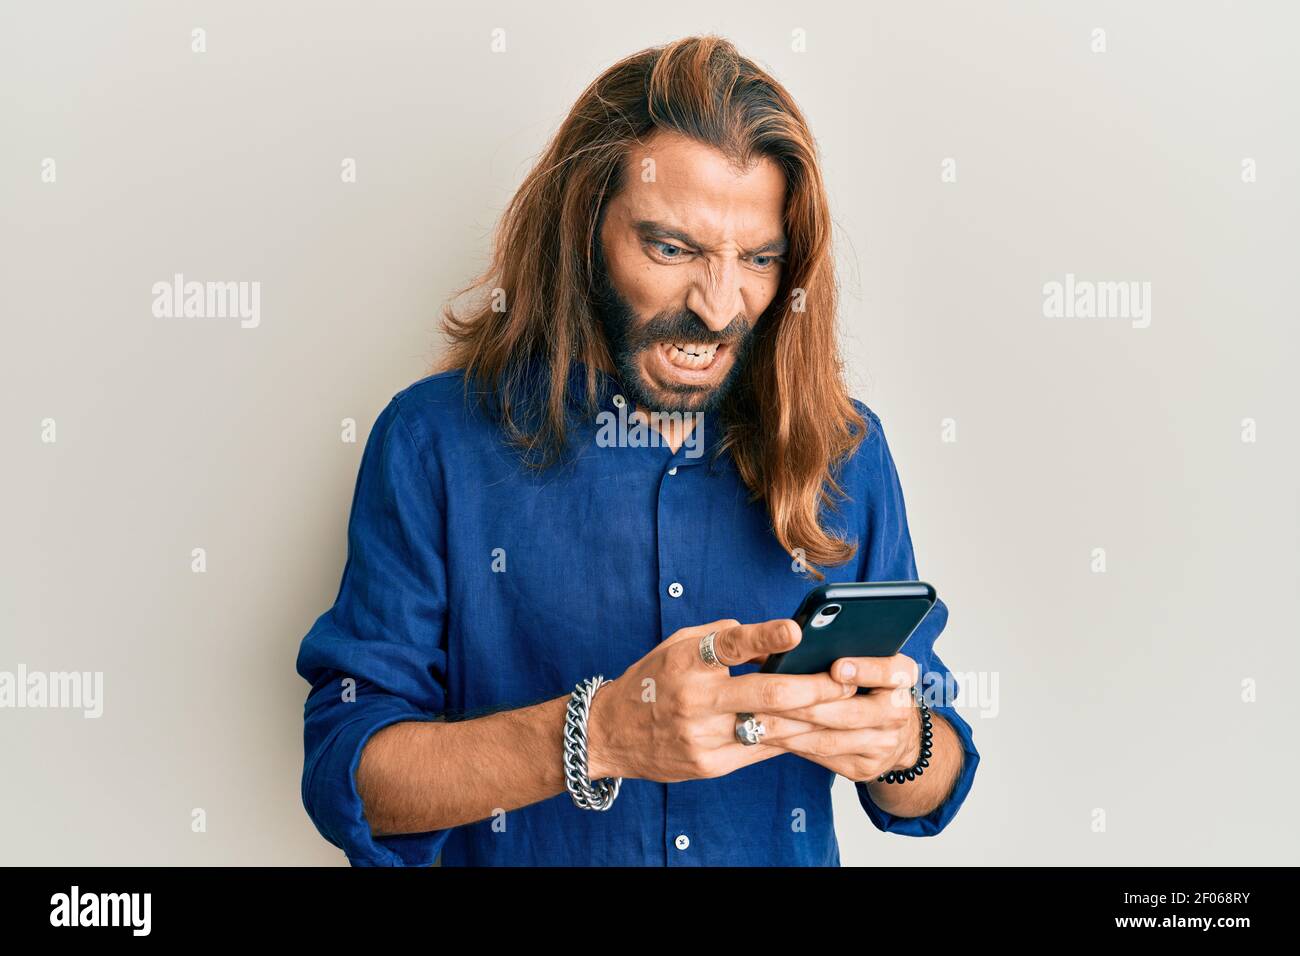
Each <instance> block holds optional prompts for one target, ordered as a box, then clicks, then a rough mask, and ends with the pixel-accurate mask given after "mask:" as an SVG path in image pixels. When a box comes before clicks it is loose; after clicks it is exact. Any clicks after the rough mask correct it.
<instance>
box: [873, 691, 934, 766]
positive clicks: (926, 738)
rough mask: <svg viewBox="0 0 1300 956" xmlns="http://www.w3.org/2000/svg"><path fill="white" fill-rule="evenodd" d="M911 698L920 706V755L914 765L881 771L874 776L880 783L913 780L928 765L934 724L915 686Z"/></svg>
mask: <svg viewBox="0 0 1300 956" xmlns="http://www.w3.org/2000/svg"><path fill="white" fill-rule="evenodd" d="M912 699H913V700H915V701H916V706H918V707H920V708H921V756H920V758H919V759H918V760H917V761H916V765H915V766H914V767H910V768H908V769H907V770H889V771H886V772H885V773H882V774H881V775H880V776H879V777H877V778H876V780H877V781H879V782H881V783H906V782H907V781H908V780H915V779H916V778H917V777H919V776H921V774H923V773H925V768H926V767H928V766H930V754H931V753H932V752H933V751H931V750H930V745H931V744H932V743H933V742H934V724H933V723H931V721H930V708H929V707H926V706H925V701H923V700H922V699H921V696H920V695H919V694H917V692H916V687H915V686H913V687H912Z"/></svg>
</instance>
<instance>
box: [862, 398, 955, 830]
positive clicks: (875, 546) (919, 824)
mask: <svg viewBox="0 0 1300 956" xmlns="http://www.w3.org/2000/svg"><path fill="white" fill-rule="evenodd" d="M859 408H860V410H863V412H864V414H865V415H866V416H867V417H868V418H869V425H868V436H867V438H866V439H865V441H866V442H867V443H869V447H868V449H866V452H865V453H866V454H867V460H868V461H869V462H870V463H871V466H872V471H873V474H872V478H871V483H872V490H871V492H870V494H869V500H870V502H871V506H870V508H869V509H868V519H867V520H868V528H867V530H866V535H865V541H866V551H867V554H866V571H867V577H866V580H870V581H915V580H919V575H918V574H917V568H916V556H915V553H914V551H913V548H912V536H911V531H910V529H909V528H908V524H907V506H906V503H905V501H904V498H903V488H902V483H901V481H900V479H899V476H898V470H897V468H896V467H895V464H894V459H893V455H892V454H891V452H890V450H889V444H888V441H887V440H886V438H885V432H884V428H883V426H882V425H881V423H880V419H879V418H878V417H876V415H875V413H874V412H871V411H869V410H866V409H865V406H859ZM872 443H874V444H872ZM947 623H948V605H947V604H945V603H944V601H943V599H942V598H940V599H938V600H936V601H935V603H934V606H933V607H931V608H930V610H929V612H928V613H927V614H926V616H925V617H924V618H923V619H922V621H921V623H920V624H919V625H917V628H916V630H915V631H913V632H912V635H911V636H910V637H909V638H908V639H907V643H905V644H904V645H903V647H902V650H901V651H900V653H902V654H906V655H907V656H908V657H910V658H912V659H913V660H914V661H916V664H917V668H918V671H919V673H920V680H919V683H918V686H917V692H918V693H920V694H922V699H923V700H924V701H925V704H926V706H927V707H929V708H930V711H931V712H932V713H933V714H934V715H936V716H939V717H942V718H943V719H944V720H946V721H947V722H948V723H949V725H951V727H952V729H953V731H954V732H955V734H956V736H957V739H958V740H959V741H960V744H961V751H962V753H961V761H962V766H961V770H960V772H959V774H958V776H957V779H956V781H955V783H954V785H953V788H952V790H951V791H950V792H949V794H948V797H947V798H946V799H945V800H944V801H943V802H942V803H940V804H939V805H938V806H937V807H935V808H934V810H932V811H931V812H930V813H928V814H926V815H925V816H920V817H900V816H895V815H894V814H892V813H888V812H886V811H885V810H882V809H881V808H880V807H878V806H877V805H876V804H875V802H874V801H873V800H872V799H871V792H870V790H869V789H868V785H867V784H866V783H857V784H855V787H856V788H857V791H858V801H859V802H860V803H861V804H862V808H863V809H864V810H865V811H866V813H867V816H868V817H869V818H870V819H871V822H872V823H873V824H875V826H876V827H877V828H878V829H880V830H882V831H884V832H886V833H897V834H901V835H903V836H935V835H936V834H938V833H940V832H942V831H943V829H944V828H945V827H947V826H948V824H949V823H950V822H952V819H953V817H955V816H956V815H957V811H958V810H959V809H960V808H961V805H962V804H963V803H964V802H965V800H966V796H967V794H969V793H970V790H971V787H972V786H973V784H974V782H975V770H976V768H977V767H978V766H979V759H980V756H979V751H978V750H977V749H976V747H975V740H974V734H973V733H972V731H971V727H970V724H968V723H967V722H966V721H965V720H964V719H963V718H962V717H961V715H960V714H958V713H957V711H956V709H955V707H954V699H955V697H956V687H955V682H954V681H953V679H952V674H951V672H950V671H949V670H948V668H947V666H946V665H945V664H944V662H943V660H942V659H941V658H940V657H939V655H938V653H936V651H935V648H934V645H935V642H936V641H937V640H938V638H939V635H940V634H941V633H942V632H943V629H944V627H946V626H947ZM903 786H906V784H904V785H903Z"/></svg>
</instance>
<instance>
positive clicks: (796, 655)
mask: <svg viewBox="0 0 1300 956" xmlns="http://www.w3.org/2000/svg"><path fill="white" fill-rule="evenodd" d="M936 599H937V595H936V594H935V590H934V588H933V587H931V586H930V585H929V584H926V583H925V582H924V581H862V582H855V583H850V584H823V585H820V586H818V587H815V588H813V589H812V590H811V591H809V592H808V594H807V595H805V597H804V599H803V603H801V604H800V605H799V610H798V611H796V612H795V613H794V615H793V620H794V622H795V623H796V624H798V625H799V629H800V631H801V632H802V634H803V639H802V640H800V641H799V644H798V646H797V647H795V648H793V649H791V650H788V651H782V652H781V653H779V654H771V655H769V656H768V658H767V660H766V661H764V662H763V666H762V667H761V668H759V672H760V673H763V674H823V673H827V672H829V671H830V669H831V664H833V663H835V661H837V660H839V659H840V658H841V657H893V656H894V655H895V654H897V653H898V652H899V651H900V650H902V647H903V645H904V644H906V643H907V639H908V638H909V637H911V636H912V632H913V631H915V630H916V627H917V625H918V624H920V623H921V620H922V619H923V618H924V617H925V615H926V614H928V613H929V611H930V608H931V607H933V606H934V602H935V600H936ZM868 692H869V691H868V689H867V688H865V687H863V688H860V689H859V690H858V693H859V694H865V693H868Z"/></svg>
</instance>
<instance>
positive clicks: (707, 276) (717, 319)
mask: <svg viewBox="0 0 1300 956" xmlns="http://www.w3.org/2000/svg"><path fill="white" fill-rule="evenodd" d="M740 280H741V274H740V265H739V263H737V262H736V260H735V259H732V258H725V259H723V260H721V261H713V262H709V263H708V264H707V265H706V266H705V267H704V269H703V270H701V272H700V273H699V275H698V276H697V277H696V278H695V279H694V281H692V282H691V286H690V289H689V290H688V291H687V293H686V307H687V308H688V309H690V310H691V311H692V312H694V313H695V314H696V315H698V316H699V317H700V318H701V319H702V320H703V321H704V323H705V324H706V325H707V326H708V327H709V328H710V329H711V330H712V331H714V332H721V331H722V330H723V329H725V328H726V327H727V326H728V325H730V324H731V321H732V319H734V318H735V317H736V316H737V315H740V313H741V312H742V311H743V307H742V302H743V300H742V298H741V294H740Z"/></svg>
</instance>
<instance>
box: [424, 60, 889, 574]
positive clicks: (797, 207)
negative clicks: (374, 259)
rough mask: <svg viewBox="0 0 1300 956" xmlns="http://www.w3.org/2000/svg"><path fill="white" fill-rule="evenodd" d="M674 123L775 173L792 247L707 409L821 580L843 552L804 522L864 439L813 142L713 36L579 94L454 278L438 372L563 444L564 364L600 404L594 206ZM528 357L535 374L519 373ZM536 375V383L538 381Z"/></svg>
mask: <svg viewBox="0 0 1300 956" xmlns="http://www.w3.org/2000/svg"><path fill="white" fill-rule="evenodd" d="M657 130H671V131H674V132H677V133H680V134H683V135H686V136H688V137H691V138H693V139H695V140H697V141H699V142H702V143H705V144H707V145H709V146H713V147H714V148H716V149H718V150H720V151H722V152H723V153H724V154H726V155H727V157H728V158H729V159H731V160H732V161H733V162H735V163H736V164H737V165H739V166H741V167H745V166H747V165H749V164H750V163H751V162H754V161H756V160H757V159H759V158H762V157H768V158H770V159H771V160H773V161H774V162H775V163H777V164H778V166H779V167H780V168H781V170H782V171H783V172H784V174H785V177H786V183H787V197H786V208H785V229H786V236H787V240H788V242H789V247H788V250H787V254H786V265H785V266H784V267H783V269H782V276H781V284H780V287H779V288H778V290H777V293H776V296H775V298H774V299H773V300H772V304H771V306H769V308H768V309H767V311H766V312H765V313H764V315H763V316H761V317H760V318H759V319H758V320H757V321H756V322H755V325H754V332H753V336H754V343H753V348H752V351H751V353H750V358H749V362H748V363H747V366H746V368H745V369H744V370H743V372H742V373H741V375H740V377H739V378H738V380H737V381H736V383H735V387H734V388H733V389H732V390H731V391H730V393H729V394H728V396H727V397H726V399H725V400H724V402H723V403H722V406H721V407H720V411H721V414H722V420H723V422H724V423H725V436H724V437H723V438H722V440H721V441H720V443H719V445H718V453H719V454H720V453H721V452H722V451H723V450H726V449H730V451H731V455H732V460H733V461H734V462H735V464H736V468H737V470H738V472H739V474H740V477H741V479H742V480H743V481H744V483H745V485H746V486H747V487H748V488H749V489H750V491H751V493H752V494H751V497H750V500H751V501H757V500H760V499H761V500H763V501H765V503H766V506H767V510H768V513H769V515H770V518H771V525H772V531H773V533H774V534H775V536H776V538H777V540H778V541H780V542H781V545H782V546H783V547H784V548H785V549H786V550H787V551H789V552H791V553H792V554H795V553H796V549H802V559H803V561H804V564H805V566H806V567H807V568H808V570H809V572H810V573H811V574H813V575H815V576H816V577H817V578H818V579H822V578H823V577H824V575H822V574H821V573H820V572H818V571H817V570H816V568H814V567H813V565H822V566H827V565H839V564H843V563H844V562H846V561H848V560H849V559H850V558H852V557H853V555H854V554H855V553H856V552H857V547H856V545H854V544H853V543H852V542H849V541H846V540H845V539H843V538H841V537H839V536H837V535H834V534H832V533H829V532H828V531H827V530H826V529H824V528H823V527H822V526H821V524H820V522H819V511H820V509H821V507H822V506H823V505H829V506H830V507H835V502H834V500H833V498H832V494H834V495H836V496H839V495H842V494H843V489H842V488H841V487H840V485H839V483H838V481H837V480H836V475H837V471H838V467H839V465H840V464H841V463H842V462H843V461H845V460H846V459H847V458H848V457H849V456H850V455H851V454H852V453H853V451H854V450H855V449H856V448H857V445H858V443H859V442H860V441H861V440H862V439H863V437H864V436H865V434H866V422H865V421H864V419H863V417H862V416H861V415H860V414H859V413H858V411H857V409H856V408H855V407H854V405H853V402H852V400H851V399H850V398H849V396H848V391H847V389H846V388H845V385H844V381H843V377H842V376H843V364H842V362H841V359H840V356H839V347H838V342H837V339H836V334H835V321H836V288H835V276H834V265H833V261H832V255H831V218H830V210H829V206H828V203H827V200H826V191H825V187H824V185H823V183H822V177H821V169H820V165H819V162H818V159H817V154H816V146H815V143H814V140H813V137H812V134H811V133H810V132H809V129H808V125H807V123H806V122H805V121H804V118H803V115H802V114H801V113H800V111H799V108H798V107H797V106H796V105H795V102H794V100H793V99H792V98H791V96H790V94H789V93H787V92H786V90H785V89H784V88H783V87H782V86H781V85H780V84H779V83H778V82H777V81H776V80H775V79H773V78H772V77H771V76H769V75H768V74H767V73H766V72H764V71H763V70H762V69H760V68H759V67H758V66H757V65H756V64H755V63H754V62H753V61H751V60H749V59H747V58H746V57H743V56H741V55H740V54H739V53H738V52H737V50H736V48H735V47H734V46H732V44H731V43H730V42H728V41H727V40H725V39H722V38H721V37H716V36H702V37H687V38H685V39H681V40H677V41H675V42H673V43H670V44H667V45H666V46H662V47H654V48H651V49H647V50H643V51H641V52H640V53H636V54H633V55H632V56H629V57H627V58H626V59H624V60H621V61H619V62H618V63H616V64H614V65H613V66H612V67H610V68H609V69H608V70H606V71H605V72H604V73H603V74H601V76H600V77H598V78H597V79H596V80H595V82H593V83H592V84H591V85H590V86H588V87H587V89H586V90H584V91H583V93H582V95H581V96H579V97H578V100H577V102H576V103H575V104H574V106H573V109H572V110H570V112H569V115H568V116H567V117H566V118H565V120H564V123H563V124H562V125H561V126H560V128H559V131H558V132H557V133H556V134H555V136H554V138H553V139H552V140H551V142H550V144H549V145H548V146H547V148H546V152H545V153H544V155H543V156H542V158H541V160H540V161H539V162H538V163H537V165H536V166H535V167H534V169H533V170H532V172H530V173H529V175H528V177H527V178H526V179H525V180H524V182H523V185H522V186H520V188H519V191H518V192H517V193H516V194H515V196H514V198H513V199H512V200H511V202H510V204H509V206H508V207H507V209H506V211H505V214H504V215H503V217H502V220H501V223H500V225H499V227H498V231H497V234H496V239H495V244H494V249H493V256H492V261H491V264H490V265H489V267H488V269H487V271H486V272H485V273H484V274H483V275H482V276H480V277H479V278H478V279H477V280H476V281H475V282H474V283H473V284H471V285H470V286H468V287H466V288H465V289H462V290H461V292H460V293H459V294H458V296H457V298H459V297H460V296H461V295H464V294H465V293H470V292H474V293H478V295H476V296H475V301H474V304H473V305H472V306H470V307H468V308H467V309H466V310H465V312H464V314H463V315H458V314H457V310H456V307H455V305H454V304H453V305H449V306H448V307H447V309H446V310H445V314H444V319H443V323H442V328H443V332H444V333H445V335H446V336H447V338H448V340H449V346H448V349H447V352H446V353H445V354H444V356H443V359H442V361H440V362H439V363H438V367H437V368H435V371H438V370H450V369H464V370H465V382H466V393H467V395H468V393H469V392H470V391H471V385H470V383H471V382H474V383H475V385H474V386H473V391H475V392H476V393H477V394H478V395H479V396H480V398H486V397H488V396H490V397H491V401H490V404H491V405H492V407H493V411H494V414H495V416H496V417H497V419H498V420H499V422H500V424H501V426H502V428H503V429H504V431H505V432H506V434H507V436H508V438H509V440H510V441H511V443H513V444H514V445H516V446H517V447H518V448H519V449H520V450H521V451H523V452H526V453H534V452H541V459H540V461H539V462H536V463H535V466H536V467H540V468H545V467H548V466H549V465H550V464H551V463H553V462H554V461H555V460H556V459H557V458H558V457H559V456H560V454H561V453H562V451H563V449H564V448H565V446H566V444H567V442H566V435H567V427H568V417H567V408H568V403H569V401H570V399H571V397H577V396H569V395H567V394H566V391H567V388H568V384H569V381H570V375H571V368H572V366H571V363H572V362H573V361H574V360H577V361H580V362H582V363H583V364H584V365H585V366H586V369H587V374H586V391H585V404H586V407H587V408H588V410H589V411H590V412H591V413H592V414H593V415H594V414H595V412H596V411H597V381H596V369H598V368H611V367H612V364H613V363H612V362H611V359H610V355H609V350H608V348H607V344H606V342H605V336H604V333H603V331H602V329H601V326H600V322H599V319H598V317H597V315H596V313H595V312H594V310H593V306H592V291H593V279H594V278H595V272H594V268H595V265H594V262H593V260H594V252H595V248H596V242H597V241H598V239H597V236H598V223H599V221H600V218H601V213H602V211H603V210H604V208H605V204H606V203H607V202H608V201H609V199H611V198H612V197H613V196H614V195H615V194H616V193H617V191H618V189H619V186H620V183H621V176H622V175H623V166H624V159H625V157H626V156H627V154H628V152H629V150H630V149H631V148H632V147H633V146H634V145H635V144H637V143H640V142H642V141H643V140H644V139H645V138H646V137H647V136H648V135H650V134H652V133H654V132H655V131H657ZM535 362H536V363H540V366H541V367H542V368H544V369H545V370H546V372H547V374H546V376H545V377H544V378H543V379H539V380H532V381H531V384H530V381H526V380H525V379H526V376H527V373H526V370H527V369H528V368H530V367H533V366H532V363H535ZM537 381H541V382H542V383H543V384H542V385H540V386H538V385H537Z"/></svg>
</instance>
